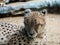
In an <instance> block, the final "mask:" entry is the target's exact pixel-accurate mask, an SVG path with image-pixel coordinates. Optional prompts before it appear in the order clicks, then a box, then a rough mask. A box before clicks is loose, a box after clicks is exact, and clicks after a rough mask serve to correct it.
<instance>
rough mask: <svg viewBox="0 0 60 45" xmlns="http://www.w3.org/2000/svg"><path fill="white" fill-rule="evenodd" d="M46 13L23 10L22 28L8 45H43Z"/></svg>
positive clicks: (44, 11)
mask: <svg viewBox="0 0 60 45" xmlns="http://www.w3.org/2000/svg"><path fill="white" fill-rule="evenodd" d="M46 13H47V11H46V10H45V9H44V10H41V11H31V10H30V9H27V10H25V13H24V14H25V16H24V28H23V29H22V32H20V34H18V36H13V37H12V39H11V40H10V42H9V43H8V44H9V45H45V43H46V34H45V33H44V32H45V30H44V27H45V25H46V21H45V15H46Z"/></svg>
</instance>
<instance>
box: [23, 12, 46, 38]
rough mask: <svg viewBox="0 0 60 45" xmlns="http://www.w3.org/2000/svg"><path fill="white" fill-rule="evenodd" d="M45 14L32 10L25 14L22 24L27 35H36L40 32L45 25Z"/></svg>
mask: <svg viewBox="0 0 60 45" xmlns="http://www.w3.org/2000/svg"><path fill="white" fill-rule="evenodd" d="M44 17H45V15H42V13H41V12H38V11H33V12H30V13H28V14H27V15H25V17H24V24H25V29H26V32H27V34H28V36H29V37H36V36H37V35H38V34H39V33H41V32H42V31H43V29H44V26H45V23H46V22H45V18H44Z"/></svg>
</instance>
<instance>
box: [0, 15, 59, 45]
mask: <svg viewBox="0 0 60 45" xmlns="http://www.w3.org/2000/svg"><path fill="white" fill-rule="evenodd" d="M23 18H24V17H22V16H19V17H7V18H0V22H7V23H11V24H16V25H21V24H23V20H24V19H23ZM45 18H46V28H45V29H46V34H47V42H46V44H47V45H60V14H47V15H46V17H45Z"/></svg>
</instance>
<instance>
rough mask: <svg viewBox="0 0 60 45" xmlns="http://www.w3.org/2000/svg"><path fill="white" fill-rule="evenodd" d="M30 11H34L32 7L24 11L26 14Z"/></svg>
mask: <svg viewBox="0 0 60 45" xmlns="http://www.w3.org/2000/svg"><path fill="white" fill-rule="evenodd" d="M30 12H32V10H31V9H26V10H25V11H24V14H25V15H26V14H28V13H30Z"/></svg>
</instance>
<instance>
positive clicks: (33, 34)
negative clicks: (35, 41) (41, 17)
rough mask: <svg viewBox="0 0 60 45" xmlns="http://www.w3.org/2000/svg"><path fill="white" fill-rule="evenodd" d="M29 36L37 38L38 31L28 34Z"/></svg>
mask: <svg viewBox="0 0 60 45" xmlns="http://www.w3.org/2000/svg"><path fill="white" fill-rule="evenodd" d="M27 34H28V36H29V37H36V36H37V34H38V33H37V32H36V31H33V32H28V33H27Z"/></svg>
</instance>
